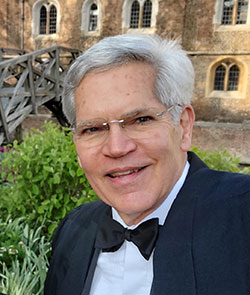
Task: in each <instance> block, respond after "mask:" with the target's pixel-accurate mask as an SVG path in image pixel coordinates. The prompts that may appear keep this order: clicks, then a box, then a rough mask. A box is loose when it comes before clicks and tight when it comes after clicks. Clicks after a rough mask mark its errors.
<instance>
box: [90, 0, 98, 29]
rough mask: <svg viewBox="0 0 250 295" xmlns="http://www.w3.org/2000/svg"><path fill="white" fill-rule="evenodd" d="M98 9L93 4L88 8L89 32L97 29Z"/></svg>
mask: <svg viewBox="0 0 250 295" xmlns="http://www.w3.org/2000/svg"><path fill="white" fill-rule="evenodd" d="M97 17H98V7H97V5H96V4H95V3H93V4H92V5H91V6H90V10H89V31H95V30H96V28H97Z"/></svg>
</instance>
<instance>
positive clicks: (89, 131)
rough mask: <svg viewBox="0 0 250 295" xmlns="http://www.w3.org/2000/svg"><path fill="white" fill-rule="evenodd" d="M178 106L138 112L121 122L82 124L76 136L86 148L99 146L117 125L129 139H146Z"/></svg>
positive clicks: (101, 120) (78, 127)
mask: <svg viewBox="0 0 250 295" xmlns="http://www.w3.org/2000/svg"><path fill="white" fill-rule="evenodd" d="M176 106H180V105H173V106H171V107H169V108H168V109H166V110H164V111H159V110H157V109H155V108H150V109H141V110H136V111H134V112H131V113H129V114H127V115H125V116H124V117H123V118H121V119H120V120H111V121H109V122H104V120H103V119H95V120H93V121H84V122H80V123H78V124H76V126H75V127H74V129H75V135H76V137H77V140H79V141H81V142H82V143H83V144H85V145H86V146H88V147H93V146H97V145H99V144H102V143H103V142H104V141H105V139H106V137H107V135H108V132H109V130H110V125H111V124H113V123H117V124H119V125H120V127H121V128H122V129H123V130H124V132H125V133H126V134H127V136H128V137H130V138H132V139H145V138H148V137H150V135H151V133H150V131H152V130H154V128H156V127H158V126H159V124H160V123H161V122H162V121H163V119H164V115H166V114H167V113H168V112H170V111H171V110H172V109H173V108H174V107H176Z"/></svg>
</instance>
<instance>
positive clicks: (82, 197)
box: [0, 123, 97, 235]
mask: <svg viewBox="0 0 250 295" xmlns="http://www.w3.org/2000/svg"><path fill="white" fill-rule="evenodd" d="M1 166H2V171H3V172H4V173H5V174H6V175H5V178H6V177H7V180H8V182H9V183H11V185H10V186H8V187H5V186H3V185H2V186H0V200H1V201H0V213H1V214H3V215H4V214H6V215H7V214H11V215H12V216H13V217H18V216H23V215H25V216H26V217H27V221H28V222H29V223H30V224H31V225H32V224H34V223H35V222H37V221H40V222H41V221H42V220H43V219H44V216H46V221H45V225H46V231H48V234H49V235H51V234H52V231H53V230H54V228H55V227H56V225H57V224H58V221H59V220H60V219H62V218H63V217H64V216H65V215H66V214H67V213H68V212H69V211H70V210H72V209H73V208H75V207H76V206H79V205H80V204H82V203H85V202H90V201H93V200H96V199H97V197H96V195H95V194H94V192H93V190H92V189H91V187H90V185H89V184H88V182H87V180H86V177H85V175H84V173H83V171H82V169H81V168H80V167H79V165H78V162H77V156H76V151H75V147H74V144H73V141H72V135H71V133H70V132H69V131H68V130H67V129H61V128H60V127H59V126H57V125H55V124H53V123H46V124H45V125H44V126H43V130H42V131H40V130H35V129H34V130H32V132H31V133H30V134H29V135H28V136H26V137H25V138H24V140H23V142H22V143H21V144H18V143H17V142H14V144H13V148H12V149H11V150H10V151H9V152H6V153H4V158H3V161H2V163H1Z"/></svg>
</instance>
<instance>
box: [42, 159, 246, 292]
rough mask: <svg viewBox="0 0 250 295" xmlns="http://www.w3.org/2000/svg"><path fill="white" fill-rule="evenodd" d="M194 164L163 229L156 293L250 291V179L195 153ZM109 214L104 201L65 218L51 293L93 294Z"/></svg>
mask: <svg viewBox="0 0 250 295" xmlns="http://www.w3.org/2000/svg"><path fill="white" fill-rule="evenodd" d="M189 161H190V163H191V167H190V170H189V173H188V176H187V179H186V181H185V183H184V185H183V187H182V189H181V191H180V192H179V194H178V196H177V198H176V200H175V201H174V203H173V205H172V207H171V210H170V211H169V214H168V216H167V219H166V222H165V224H164V226H162V227H161V228H160V233H159V238H158V241H157V244H156V248H155V252H154V257H153V263H154V279H153V284H152V289H151V295H195V294H197V295H250V176H247V175H241V174H232V173H226V172H218V171H212V170H210V169H209V168H208V167H207V166H206V165H205V164H204V163H203V162H202V161H201V160H200V159H199V158H198V157H197V156H195V155H194V154H192V153H189ZM105 214H111V210H110V207H109V206H107V205H105V204H104V203H103V202H101V201H98V202H95V203H91V204H88V205H83V206H80V207H78V208H77V209H75V210H73V211H72V212H71V213H70V214H69V215H68V216H67V217H66V218H65V219H64V220H63V221H62V223H61V224H60V226H59V228H58V230H57V232H56V234H55V237H54V240H53V245H52V246H53V256H52V260H51V263H50V268H49V271H48V275H47V279H46V283H45V295H78V294H79V295H80V294H82V295H83V294H84V295H87V294H88V291H89V288H90V286H91V280H92V276H93V272H94V269H95V265H96V260H97V257H98V254H99V253H98V252H97V251H95V250H94V248H93V245H94V241H95V235H96V231H97V229H98V225H99V224H100V222H102V218H103V216H104V215H105ZM110 294H112V291H111V293H110ZM114 295H115V294H114ZM131 295H133V294H131Z"/></svg>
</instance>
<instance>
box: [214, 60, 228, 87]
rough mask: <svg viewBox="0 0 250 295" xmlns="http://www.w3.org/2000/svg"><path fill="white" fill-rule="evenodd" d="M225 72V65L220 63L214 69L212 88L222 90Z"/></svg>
mask: <svg viewBox="0 0 250 295" xmlns="http://www.w3.org/2000/svg"><path fill="white" fill-rule="evenodd" d="M225 74H226V69H225V67H224V66H222V65H220V66H218V67H217V69H216V70H215V77H214V90H224V81H225Z"/></svg>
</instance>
